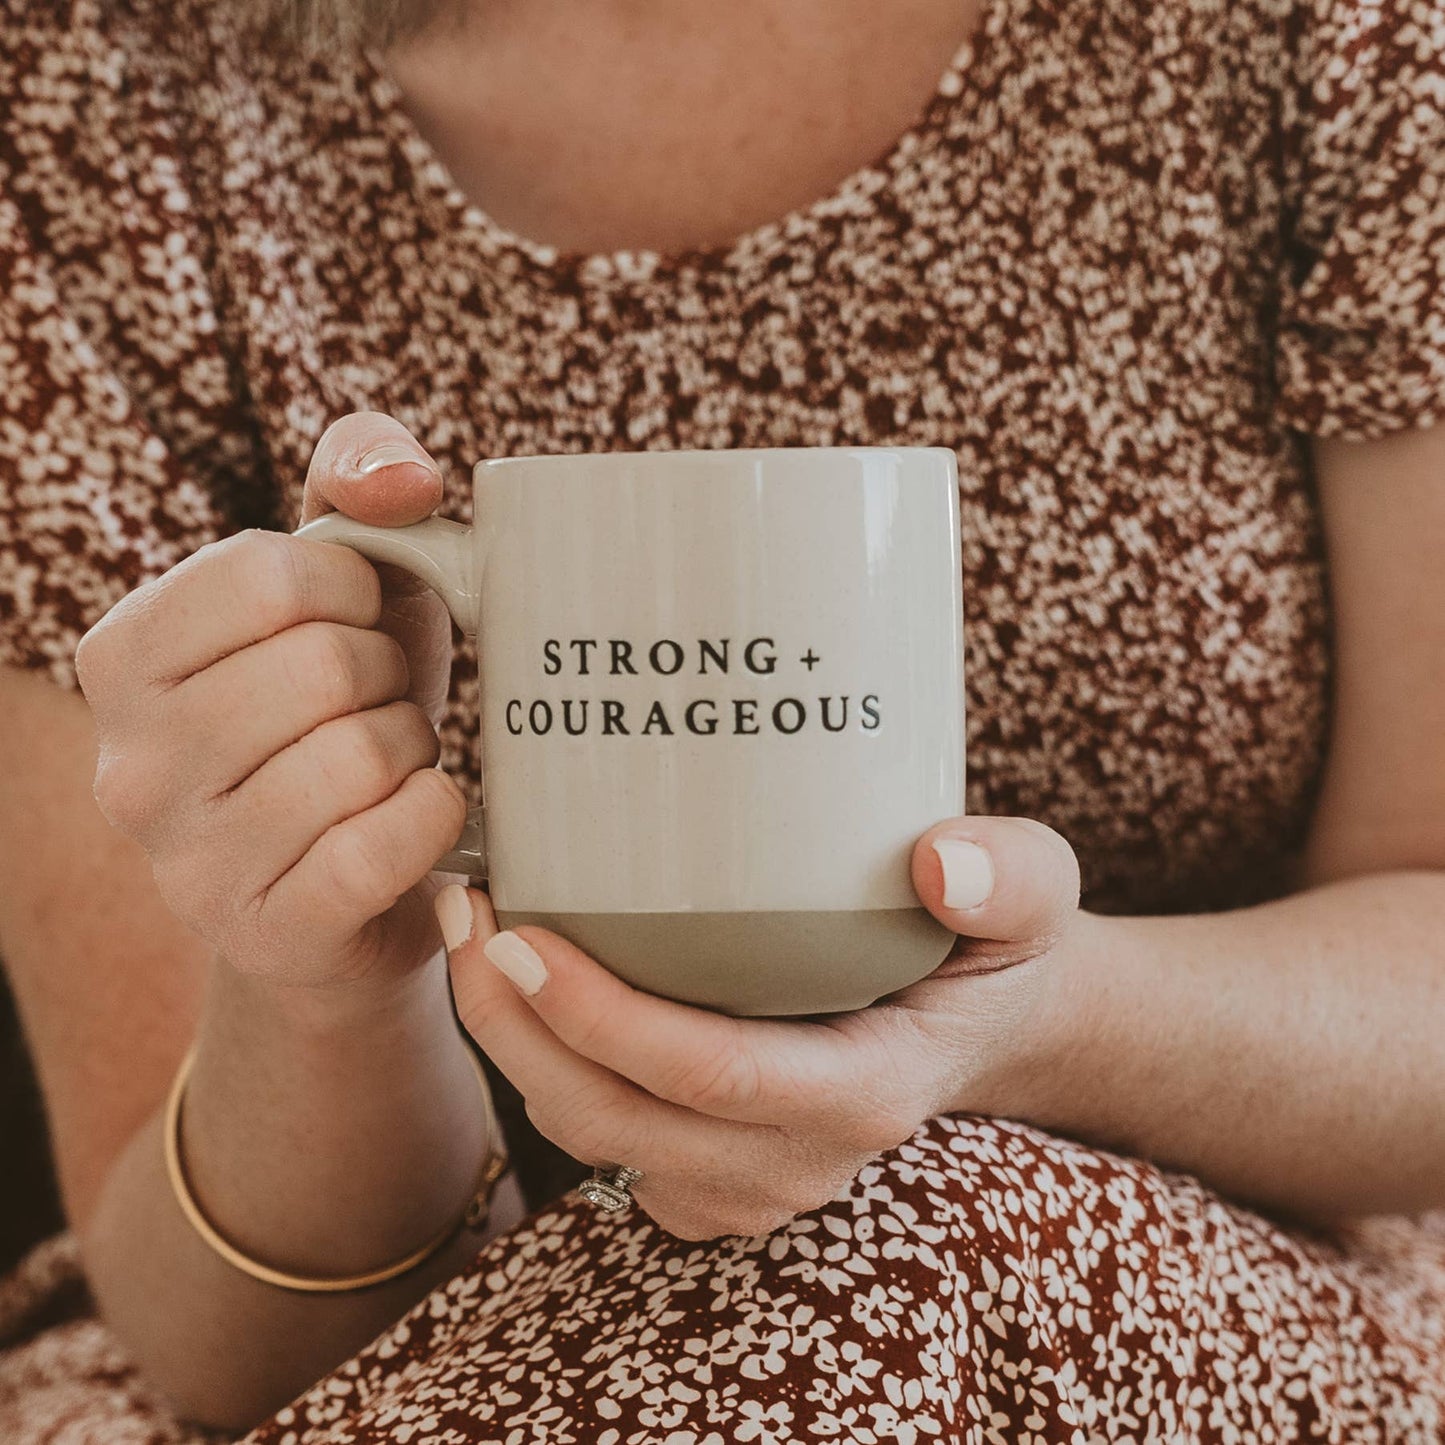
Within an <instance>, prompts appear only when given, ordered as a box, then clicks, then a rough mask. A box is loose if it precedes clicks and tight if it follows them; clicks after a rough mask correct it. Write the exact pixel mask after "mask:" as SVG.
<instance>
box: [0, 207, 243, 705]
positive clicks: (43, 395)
mask: <svg viewBox="0 0 1445 1445" xmlns="http://www.w3.org/2000/svg"><path fill="white" fill-rule="evenodd" d="M225 530H227V528H226V523H225V519H224V518H223V517H222V516H221V514H220V510H219V508H218V506H217V505H216V503H215V502H214V501H213V500H212V498H211V497H210V496H209V495H208V493H207V491H206V490H205V489H204V488H203V487H201V486H200V485H198V484H197V483H196V482H194V481H192V480H190V479H189V478H188V477H187V476H186V475H185V474H184V473H183V471H182V470H181V469H180V468H179V467H178V466H177V465H176V463H175V461H174V459H173V457H172V455H171V452H170V450H169V448H168V447H167V445H166V443H165V442H164V441H163V440H162V439H161V438H160V437H159V436H157V435H156V434H155V433H154V432H153V431H152V430H151V429H150V428H149V427H148V426H147V424H146V422H145V421H144V419H143V417H142V416H141V415H140V414H139V412H138V410H137V408H136V407H135V406H134V405H133V404H132V400H131V398H130V397H129V396H128V395H127V392H126V388H125V387H124V385H123V384H122V383H121V381H120V379H119V378H118V377H117V375H116V374H115V373H114V371H113V370H111V369H109V368H108V367H107V366H106V365H105V364H104V362H103V361H102V360H101V358H100V357H99V356H98V355H97V353H96V351H95V350H94V349H93V347H92V346H91V345H90V344H89V343H88V341H87V340H86V337H85V335H84V334H83V332H82V329H81V328H80V326H79V325H78V324H77V322H76V320H75V318H74V317H73V316H71V315H69V314H67V311H66V308H65V306H64V304H63V303H62V301H61V298H60V296H59V295H58V294H57V290H56V287H55V285H54V283H53V280H52V278H51V276H50V275H49V274H48V272H47V267H46V266H45V264H44V261H43V259H42V258H41V257H39V256H37V255H36V254H35V250H34V248H33V246H32V245H31V243H30V242H29V240H28V239H27V233H26V229H25V226H24V224H23V220H22V217H21V214H20V211H19V209H18V207H17V206H16V205H15V204H14V202H13V201H12V200H11V199H10V198H9V197H7V196H5V195H3V194H0V662H6V663H9V664H11V665H14V666H21V667H27V668H43V669H45V670H46V671H47V672H48V673H49V674H50V676H51V677H53V678H54V679H55V680H56V681H57V682H59V683H61V684H63V685H67V686H73V685H74V682H75V672H74V662H73V659H74V655H75V646H76V643H77V642H78V641H79V640H80V638H81V636H82V635H83V634H84V633H85V632H86V631H87V629H88V628H90V627H91V625H92V624H94V623H95V622H97V621H98V620H99V619H100V618H101V616H103V615H104V613H105V612H106V611H107V610H108V609H109V607H110V606H111V605H112V604H113V603H114V602H116V601H118V600H119V599H120V598H121V597H122V596H124V595H125V593H126V592H128V591H130V590H131V589H132V588H134V587H137V586H139V585H140V584H141V583H143V582H145V581H147V580H149V579H151V578H153V577H157V576H159V575H160V574H161V573H162V572H164V571H166V570H167V569H168V568H170V567H171V566H173V565H174V564H175V563H176V562H178V561H180V560H181V559H182V558H183V557H185V556H187V555H188V554H189V553H191V552H192V551H194V550H195V549H196V548H197V547H199V546H201V545H202V544H203V543H205V542H208V541H210V540H212V539H214V538H216V537H218V536H221V535H223V533H224V531H225Z"/></svg>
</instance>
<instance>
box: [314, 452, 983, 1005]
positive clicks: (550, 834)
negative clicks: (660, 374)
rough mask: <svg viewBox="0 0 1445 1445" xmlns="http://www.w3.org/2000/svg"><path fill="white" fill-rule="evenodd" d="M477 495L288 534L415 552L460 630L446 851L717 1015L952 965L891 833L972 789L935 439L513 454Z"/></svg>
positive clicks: (613, 958)
mask: <svg viewBox="0 0 1445 1445" xmlns="http://www.w3.org/2000/svg"><path fill="white" fill-rule="evenodd" d="M472 515H473V522H472V525H471V526H464V525H462V524H460V523H456V522H451V521H447V520H444V519H442V518H431V519H429V520H427V521H425V522H420V523H416V524H414V525H412V526H408V527H398V528H381V527H373V526H369V525H366V524H364V523H359V522H355V521H352V520H351V519H350V518H347V517H344V516H341V515H340V514H338V513H332V514H331V515H329V516H326V517H322V518H319V519H318V520H317V521H314V522H312V523H310V524H308V525H307V526H305V527H303V528H301V529H300V531H299V533H298V534H297V535H299V536H305V537H311V538H315V539H318V540H322V541H331V542H339V543H342V544H344V545H346V546H349V547H353V548H355V549H356V550H357V551H359V552H361V553H362V554H364V555H365V556H368V557H370V558H372V559H374V560H377V561H386V562H391V563H395V564H399V565H400V566H402V567H405V568H407V569H408V570H410V571H411V572H413V573H414V574H415V575H416V576H417V577H419V578H420V579H421V580H423V581H424V582H426V583H428V584H429V585H430V586H432V587H433V588H435V589H436V591H437V592H438V593H439V594H440V595H441V596H442V597H443V599H444V600H445V601H446V603H447V606H448V609H449V610H450V612H451V614H452V617H453V618H454V620H455V621H456V623H457V625H458V626H459V627H460V628H461V630H462V631H463V633H465V634H466V635H468V636H475V637H476V639H477V652H478V656H479V658H480V659H481V664H480V672H481V676H480V683H481V689H480V717H479V719H478V726H477V730H476V734H475V741H474V744H473V745H474V746H479V748H480V760H481V763H482V788H483V800H484V802H483V808H482V809H480V810H477V813H476V814H475V815H474V816H473V818H472V819H471V820H470V821H469V824H468V828H467V830H466V832H465V833H464V834H463V837H462V838H461V839H460V840H459V842H458V847H457V849H456V850H454V851H453V852H452V853H451V854H448V855H447V857H446V858H444V859H442V860H440V861H439V862H438V865H437V866H438V868H441V869H444V870H446V871H450V872H462V873H467V874H469V875H471V876H472V877H474V878H485V879H486V881H487V886H488V890H489V892H490V894H491V898H492V903H493V906H494V908H495V910H496V913H497V919H498V922H499V923H500V924H501V926H502V927H504V928H511V927H515V926H516V925H517V924H520V923H536V924H540V925H542V926H544V927H546V928H549V929H552V930H553V931H555V932H557V933H560V934H562V935H563V936H564V937H566V938H568V939H570V940H571V941H572V942H573V943H575V944H576V945H577V946H578V947H580V948H582V949H584V950H585V951H586V952H588V953H589V954H591V955H592V956H593V957H595V958H596V959H597V960H598V961H599V962H600V963H602V964H603V965H605V966H606V967H608V968H609V969H611V970H612V971H613V972H615V973H616V974H618V975H619V976H620V977H622V978H624V979H625V980H627V982H629V983H631V984H633V985H634V986H636V987H639V988H644V989H647V990H649V991H651V992H653V993H657V994H661V995H664V996H666V997H670V998H675V999H680V1000H682V1001H684V1002H688V1003H693V1004H698V1005H702V1006H706V1007H710V1008H714V1009H718V1010H721V1011H724V1012H727V1013H732V1014H738V1015H784V1014H813V1013H832V1012H838V1011H842V1010H848V1009H855V1008H861V1007H864V1006H866V1005H867V1004H869V1003H872V1002H873V1001H875V1000H876V999H877V998H879V997H881V996H882V995H883V994H886V993H890V992H892V991H894V990H896V989H899V988H903V987H905V986H907V985H908V984H910V983H913V982H916V981H917V980H918V979H920V978H922V977H924V976H925V975H927V974H928V973H930V972H932V971H933V969H935V968H936V967H937V966H938V964H939V963H940V962H942V960H943V959H944V958H945V957H946V956H947V954H948V952H949V950H950V948H951V946H952V943H953V935H952V934H951V933H949V932H948V931H947V930H946V929H945V928H944V927H943V926H942V925H941V924H939V923H938V922H937V921H936V920H935V919H934V918H933V917H932V915H930V914H929V913H928V912H927V910H926V909H924V908H923V906H922V905H921V904H920V903H919V901H918V898H917V896H916V894H915V893H914V891H913V886H912V882H911V876H910V870H909V860H910V856H911V852H912V847H913V844H914V842H915V840H916V839H917V837H918V835H919V834H920V833H922V832H923V831H924V830H925V829H927V828H928V827H930V826H931V825H932V824H934V823H935V822H938V821H939V820H940V819H943V818H947V817H954V816H957V815H959V814H961V813H962V812H963V808H964V796H963V789H964V694H963V617H962V595H961V594H962V580H961V558H960V538H959V511H958V479H957V465H956V461H955V458H954V454H953V453H952V451H950V450H948V449H945V448H940V447H816V448H758V449H746V450H734V451H726V450H720V451H656V452H642V453H627V452H608V453H600V454H596V455H573V454H568V455H558V456H535V457H511V458H505V459H500V460H492V461H483V462H479V463H478V464H477V466H476V467H475V468H474V470H473V514H472Z"/></svg>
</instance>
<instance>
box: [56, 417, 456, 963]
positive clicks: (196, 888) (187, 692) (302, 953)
mask: <svg viewBox="0 0 1445 1445" xmlns="http://www.w3.org/2000/svg"><path fill="white" fill-rule="evenodd" d="M369 462H370V464H371V465H370V470H368V463H369ZM440 498H441V475H440V472H439V470H438V469H437V467H436V464H435V463H434V462H433V461H432V460H431V458H430V457H429V456H428V455H427V453H426V452H425V451H424V450H423V449H422V447H421V446H420V444H419V443H418V442H417V441H416V440H415V439H414V438H413V437H412V436H411V435H410V433H408V432H407V431H406V429H405V428H404V427H402V426H401V424H400V423H399V422H397V421H395V420H393V419H392V418H390V417H387V416H383V415H381V414H379V413H375V412H361V413H356V414H354V415H351V416H348V417H343V418H342V419H340V420H339V421H337V422H336V423H334V424H333V425H332V426H331V427H330V428H328V430H327V431H326V433H325V435H324V436H323V437H322V438H321V440H320V441H319V442H318V444H317V447H316V450H315V453H314V454H313V456H312V459H311V464H310V467H309V469H308V473H307V479H306V496H305V504H304V510H303V516H302V520H303V521H309V520H310V519H311V518H312V517H315V516H319V515H321V514H322V513H323V512H326V511H330V510H341V511H344V512H346V513H347V514H348V515H349V516H352V517H355V518H357V519H359V520H361V521H366V522H373V523H378V524H381V525H389V526H398V525H403V524H406V523H409V522H414V521H419V520H421V518H423V517H425V516H427V515H429V514H430V513H431V512H432V511H433V510H434V509H435V507H436V505H437V503H438V502H439V501H440ZM382 571H383V573H384V575H385V582H384V583H383V581H382V580H380V579H379V577H378V571H377V569H376V568H374V567H373V566H372V565H371V564H370V563H369V562H367V561H365V560H364V559H363V558H361V557H360V556H358V555H357V554H356V553H355V552H352V551H350V550H349V549H348V548H345V547H340V546H336V545H333V544H330V543H325V542H313V541H309V540H300V539H298V538H295V537H290V536H286V535H284V534H282V533H275V532H265V531H248V532H242V533H240V534H238V535H236V536H233V537H229V538H227V539H225V540H224V541H220V542H215V543H212V544H210V545H209V546H206V547H203V548H201V550H200V551H199V552H197V553H196V554H195V555H194V556H192V557H189V558H187V559H186V560H185V561H184V562H182V563H180V564H179V565H178V566H176V567H174V568H172V569H171V570H170V571H169V572H168V573H166V574H165V576H163V577H161V578H158V579H157V580H156V581H154V582H152V583H149V584H147V585H146V586H144V587H140V588H138V589H137V590H136V591H135V592H133V593H131V594H130V595H129V596H128V597H126V598H124V599H123V600H122V601H121V602H119V603H118V604H117V605H116V606H115V607H113V608H112V609H111V610H110V612H108V613H107V614H106V616H105V617H104V618H102V619H101V621H100V622H99V623H97V624H96V626H95V627H93V628H92V629H91V630H90V632H89V633H87V634H86V636H85V637H84V638H83V639H82V641H81V643H80V646H79V648H78V649H77V652H76V657H75V662H76V669H77V672H78V673H79V676H80V682H81V686H82V688H83V689H84V692H85V696H86V698H87V700H88V701H89V703H90V707H91V710H92V712H93V714H94V717H95V725H96V730H97V738H98V742H99V765H98V768H97V772H96V780H95V796H96V800H97V802H98V803H99V805H100V808H101V810H102V812H103V813H104V814H105V816H106V818H107V819H108V820H109V821H110V823H111V824H112V825H113V826H114V827H116V828H117V829H119V830H120V831H121V832H123V833H126V834H128V835H129V836H131V837H132V838H134V839H136V840H137V841H138V842H139V843H140V844H141V845H142V846H143V847H144V848H145V849H146V851H147V853H148V854H149V855H150V859H151V864H152V867H153V869H154V872H155V877H156V882H157V885H158V887H159V889H160V892H161V895H162V897H163V898H164V900H165V902H166V904H167V906H168V907H169V908H170V909H171V911H172V912H173V913H174V914H175V915H176V917H177V918H179V919H180V920H181V921H182V922H183V923H185V924H186V925H187V926H189V927H190V928H191V929H192V930H194V932H196V933H197V934H198V935H199V936H200V937H201V938H203V939H204V940H205V941H206V942H207V943H209V944H210V945H211V946H212V947H214V948H215V949H216V950H217V951H218V952H219V953H220V954H221V955H222V956H223V957H224V958H225V959H226V960H227V961H228V962H229V963H230V964H231V965H232V966H233V967H235V968H237V969H238V970H240V971H241V972H243V973H246V974H249V975H255V976H259V977H264V978H266V979H268V980H271V981H274V982H276V983H279V984H285V985H299V986H304V987H307V988H317V989H323V988H324V989H331V988H335V987H337V986H346V987H350V986H357V987H361V988H364V989H370V988H371V987H373V986H379V987H380V988H381V989H382V990H383V991H385V990H387V989H389V988H390V987H391V986H392V985H394V984H396V983H397V982H399V981H402V980H403V979H404V978H405V977H406V976H408V975H410V974H411V973H412V972H414V971H415V970H416V969H417V968H418V967H419V966H420V965H421V964H422V963H424V962H425V961H426V960H427V959H428V958H429V957H431V956H432V955H433V954H434V953H435V952H436V948H437V937H436V928H435V920H434V917H433V915H432V912H431V908H430V897H431V891H432V889H431V886H430V885H429V884H427V882H426V878H427V873H428V871H429V870H430V869H431V868H432V866H433V865H434V864H435V862H436V860H437V859H438V858H439V857H440V856H441V855H442V854H443V853H444V852H445V851H446V850H447V849H448V848H449V847H451V846H452V844H453V843H454V842H455V841H456V838H457V835H458V833H459V832H460V830H461V827H462V824H463V822H464V821H465V816H466V804H465V800H464V798H463V795H462V793H461V791H460V789H459V788H458V787H457V785H456V784H455V783H453V782H452V781H451V780H450V779H449V778H448V777H447V776H446V774H445V773H443V772H441V771H440V770H438V769H436V768H435V767H434V766H433V765H434V764H435V763H436V761H437V754H438V744H437V736H436V732H435V728H434V724H435V723H436V722H437V721H438V720H439V718H440V714H441V709H442V706H443V704H444V702H445V699H446V691H447V678H448V671H449V661H450V655H451V637H450V624H449V621H448V619H447V615H446V610H445V608H444V607H443V606H442V604H441V603H440V601H439V600H438V599H437V598H435V597H434V596H433V595H432V594H430V593H429V592H428V593H422V592H421V591H419V590H418V586H417V584H415V583H413V582H411V581H410V579H404V578H402V577H401V576H400V574H397V573H394V572H393V571H392V570H391V569H382Z"/></svg>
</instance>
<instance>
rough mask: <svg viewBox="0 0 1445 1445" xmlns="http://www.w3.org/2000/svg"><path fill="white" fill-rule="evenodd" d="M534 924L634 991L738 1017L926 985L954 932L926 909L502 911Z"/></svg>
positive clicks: (504, 916)
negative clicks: (703, 911)
mask: <svg viewBox="0 0 1445 1445" xmlns="http://www.w3.org/2000/svg"><path fill="white" fill-rule="evenodd" d="M497 922H498V923H499V924H500V925H501V926H502V927H503V928H515V927H517V925H518V924H527V923H534V924H536V925H537V926H538V927H540V928H546V929H550V930H551V931H552V932H553V933H557V934H560V935H561V936H562V937H563V938H565V939H567V940H568V941H569V942H571V943H574V944H576V946H577V947H578V948H580V949H582V950H583V952H584V953H588V954H590V955H591V956H592V957H593V958H595V959H596V960H597V961H598V962H599V963H601V964H603V965H604V966H605V967H606V968H607V969H608V970H609V971H611V972H612V973H615V974H616V975H617V976H618V977H619V978H621V979H622V980H624V981H625V982H627V983H630V984H632V985H633V987H635V988H641V989H645V990H646V991H647V992H648V993H654V994H659V995H661V996H662V997H664V998H671V999H677V1000H678V1001H680V1002H682V1003H689V1004H696V1005H698V1006H700V1007H703V1008H711V1009H716V1010H717V1011H718V1012H720V1013H727V1014H734V1015H739V1016H759V1017H767V1016H772V1017H781V1016H784V1015H789V1014H815V1013H844V1012H848V1011H851V1010H853V1009H860V1008H866V1007H867V1006H868V1005H869V1004H871V1003H874V1002H876V1001H877V1000H878V999H880V998H882V997H883V995H884V994H888V993H893V992H894V991H896V990H897V989H900V988H906V987H907V986H908V985H909V984H911V983H917V982H918V980H919V979H921V978H926V977H927V976H928V975H929V974H930V973H932V972H933V970H934V969H936V968H937V967H938V965H939V964H940V963H942V962H943V960H944V959H945V958H947V957H948V954H949V950H950V949H951V948H952V947H953V943H954V939H955V937H956V935H955V934H953V933H951V932H950V931H949V930H948V929H947V928H945V927H944V926H943V925H942V924H941V923H939V922H938V920H937V919H936V918H934V917H933V915H932V914H931V913H929V912H928V910H927V909H925V908H921V907H919V908H858V909H831V910H827V911H822V910H816V911H815V910H799V911H796V912H793V911H787V910H776V909H772V910H768V911H755V912H746V911H740V912H737V913H724V912H717V913H700V912H680V911H679V912H666V913H545V912H533V911H514V910H510V909H505V910H504V909H498V910H497Z"/></svg>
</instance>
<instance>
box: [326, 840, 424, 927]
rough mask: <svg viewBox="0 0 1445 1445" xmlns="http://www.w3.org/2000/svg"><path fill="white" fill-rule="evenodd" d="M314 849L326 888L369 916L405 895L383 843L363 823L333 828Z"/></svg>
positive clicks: (386, 907)
mask: <svg viewBox="0 0 1445 1445" xmlns="http://www.w3.org/2000/svg"><path fill="white" fill-rule="evenodd" d="M315 846H316V847H317V848H319V849H320V850H321V856H320V860H319V861H320V863H321V871H322V877H323V880H324V882H325V884H326V885H327V886H328V887H329V888H330V889H331V890H332V891H333V893H334V895H335V896H336V897H338V898H340V899H341V900H342V901H343V902H344V903H346V904H350V905H352V906H354V907H355V908H357V909H359V910H361V911H363V912H365V913H366V914H367V915H368V916H374V915H376V914H378V913H384V912H385V911H386V910H387V909H388V908H390V907H391V905H392V904H393V903H395V902H396V900H397V899H398V898H399V897H400V896H401V894H402V893H403V892H404V891H405V885H404V884H402V883H401V882H400V881H399V880H398V878H397V874H396V867H395V864H394V863H393V861H392V857H391V851H390V849H389V848H388V847H387V846H386V843H385V840H384V839H382V838H380V837H378V836H377V834H376V832H375V830H374V829H372V828H369V827H367V826H366V824H365V823H364V822H363V821H362V820H360V819H357V818H351V819H348V820H347V821H346V822H344V823H336V824H333V825H332V826H331V827H330V828H328V829H327V830H326V832H325V833H323V834H322V835H321V837H320V838H319V839H318V840H317V843H316V845H315Z"/></svg>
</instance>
